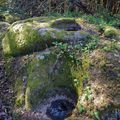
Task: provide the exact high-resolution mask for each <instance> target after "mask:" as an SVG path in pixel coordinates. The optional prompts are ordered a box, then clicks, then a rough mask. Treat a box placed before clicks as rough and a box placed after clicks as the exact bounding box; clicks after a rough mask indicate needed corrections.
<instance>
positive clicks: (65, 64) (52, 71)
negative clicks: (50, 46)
mask: <svg viewBox="0 0 120 120" xmlns="http://www.w3.org/2000/svg"><path fill="white" fill-rule="evenodd" d="M30 57H31V58H30V60H26V61H27V62H28V65H27V66H26V67H25V71H27V73H26V74H27V75H26V76H27V79H26V81H27V85H26V87H25V89H24V92H23V88H24V83H22V78H23V77H24V76H23V74H19V75H18V76H17V80H16V87H15V91H16V93H17V98H16V104H15V106H16V107H17V108H19V107H25V108H26V110H31V109H33V108H35V107H36V106H37V105H38V104H39V103H40V102H41V101H42V100H43V99H44V97H45V95H46V94H47V93H49V91H51V93H49V96H47V97H50V96H51V95H53V94H52V91H53V92H54V89H58V88H62V89H68V90H69V91H72V92H75V93H76V95H78V96H79V95H80V94H81V92H82V82H83V80H85V79H87V77H88V72H87V69H88V64H89V63H88V62H85V60H86V57H85V56H84V59H83V61H82V64H83V65H82V67H81V66H78V67H77V68H76V67H74V65H72V64H71V63H70V62H69V60H67V59H65V58H60V60H58V58H57V55H56V54H55V53H54V52H53V50H51V51H43V52H39V53H35V54H33V55H30ZM23 93H24V94H23Z"/></svg>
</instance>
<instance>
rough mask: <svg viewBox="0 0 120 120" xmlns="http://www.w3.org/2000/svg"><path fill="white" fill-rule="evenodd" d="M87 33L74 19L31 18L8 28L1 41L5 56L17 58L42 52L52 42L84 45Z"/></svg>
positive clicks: (77, 20)
mask: <svg viewBox="0 0 120 120" xmlns="http://www.w3.org/2000/svg"><path fill="white" fill-rule="evenodd" d="M88 36H89V33H88V32H86V31H85V30H84V29H83V28H82V27H81V25H80V22H79V19H74V18H44V17H43V18H41V17H40V18H32V19H28V20H24V21H19V22H16V23H14V24H13V25H11V26H10V28H9V30H8V32H7V33H6V35H5V36H4V39H3V43H2V45H3V51H4V54H5V55H13V56H19V55H21V54H26V53H31V52H33V51H38V50H44V49H45V48H46V47H49V46H52V42H55V41H58V42H59V41H62V42H71V41H72V42H79V44H85V43H86V42H87V41H88V39H87V37H88Z"/></svg>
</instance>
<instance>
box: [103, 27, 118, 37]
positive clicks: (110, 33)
mask: <svg viewBox="0 0 120 120" xmlns="http://www.w3.org/2000/svg"><path fill="white" fill-rule="evenodd" d="M104 35H105V36H106V37H108V38H117V39H119V38H120V31H119V30H117V29H116V28H114V27H110V26H107V27H105V30H104Z"/></svg>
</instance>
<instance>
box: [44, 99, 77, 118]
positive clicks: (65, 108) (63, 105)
mask: <svg viewBox="0 0 120 120" xmlns="http://www.w3.org/2000/svg"><path fill="white" fill-rule="evenodd" d="M74 108H75V106H74V105H73V103H71V102H69V101H68V100H60V99H59V100H56V101H53V102H52V103H51V106H50V107H48V108H47V111H46V114H47V116H48V117H50V118H51V119H52V120H64V119H65V118H66V117H68V116H69V115H71V113H72V110H73V109H74Z"/></svg>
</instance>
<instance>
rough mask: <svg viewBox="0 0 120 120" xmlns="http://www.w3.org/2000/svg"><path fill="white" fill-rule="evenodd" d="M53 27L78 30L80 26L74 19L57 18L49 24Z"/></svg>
mask: <svg viewBox="0 0 120 120" xmlns="http://www.w3.org/2000/svg"><path fill="white" fill-rule="evenodd" d="M51 26H52V27H53V28H58V29H63V30H65V31H79V30H81V29H82V27H81V26H80V25H79V24H78V23H77V22H76V21H75V20H68V19H64V20H57V21H55V22H54V23H52V25H51Z"/></svg>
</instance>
